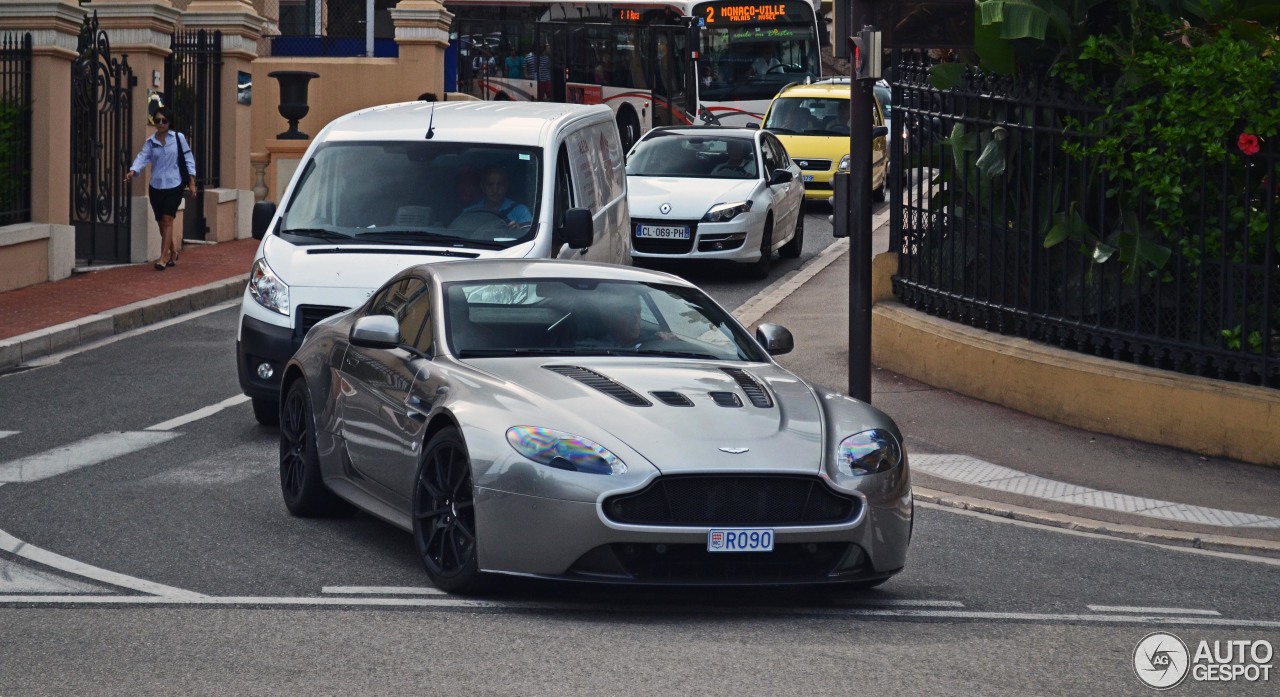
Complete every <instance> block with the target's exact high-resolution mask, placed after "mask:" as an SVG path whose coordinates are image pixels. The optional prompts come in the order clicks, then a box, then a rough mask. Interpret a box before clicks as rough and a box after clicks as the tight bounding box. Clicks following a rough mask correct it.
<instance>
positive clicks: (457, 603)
mask: <svg viewBox="0 0 1280 697" xmlns="http://www.w3.org/2000/svg"><path fill="white" fill-rule="evenodd" d="M33 604H35V605H135V606H136V605H151V606H174V605H186V606H196V605H203V606H261V607H288V606H293V607H388V608H404V607H428V608H473V609H475V608H487V609H493V610H555V611H570V612H617V613H622V614H644V613H653V614H673V613H679V614H689V613H691V612H693V613H699V614H732V615H744V614H759V615H774V616H777V615H782V616H785V615H804V616H822V617H851V618H857V617H891V618H904V619H938V620H1012V621H1022V622H1072V623H1080V624H1109V623H1124V624H1136V625H1143V626H1145V625H1162V626H1170V625H1172V626H1177V625H1182V626H1202V627H1238V628H1248V629H1268V630H1280V621H1277V620H1253V619H1229V618H1225V617H1169V616H1161V615H1119V614H1074V613H1055V612H982V611H976V610H924V609H909V608H902V609H891V608H871V607H866V608H861V607H853V608H803V607H759V608H743V607H741V606H735V607H714V606H713V607H697V608H690V607H688V606H661V607H653V606H645V607H638V606H634V605H627V606H616V605H604V604H571V603H550V602H529V601H510V600H502V601H498V600H470V599H464V598H411V597H405V598H367V597H366V598H342V597H327V598H324V597H322V598H279V597H255V596H226V597H218V596H211V597H199V598H177V597H148V596H136V595H130V596H113V597H103V596H96V595H94V596H65V595H17V596H0V607H2V606H6V605H33Z"/></svg>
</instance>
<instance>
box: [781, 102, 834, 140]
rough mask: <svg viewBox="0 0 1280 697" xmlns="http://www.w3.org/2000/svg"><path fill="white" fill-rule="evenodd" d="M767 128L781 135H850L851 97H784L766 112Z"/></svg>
mask: <svg viewBox="0 0 1280 697" xmlns="http://www.w3.org/2000/svg"><path fill="white" fill-rule="evenodd" d="M764 128H766V129H768V130H770V131H773V132H774V133H777V134H779V135H803V136H847V135H849V100H848V99H826V98H812V97H805V98H798V97H781V98H779V99H776V100H774V102H773V106H771V107H769V113H768V114H765V121H764Z"/></svg>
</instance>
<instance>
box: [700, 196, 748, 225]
mask: <svg viewBox="0 0 1280 697" xmlns="http://www.w3.org/2000/svg"><path fill="white" fill-rule="evenodd" d="M749 210H751V202H750V201H738V202H736V203H717V204H716V205H714V206H712V207H711V210H709V211H707V214H706V215H704V216H702V220H703V221H705V222H708V223H723V222H727V221H730V220H733V219H734V218H735V217H737V215H738V214H739V213H746V212H747V211H749Z"/></svg>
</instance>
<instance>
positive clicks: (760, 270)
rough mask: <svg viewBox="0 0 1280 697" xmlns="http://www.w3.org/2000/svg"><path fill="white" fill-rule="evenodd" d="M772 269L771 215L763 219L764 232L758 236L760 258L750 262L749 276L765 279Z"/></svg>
mask: <svg viewBox="0 0 1280 697" xmlns="http://www.w3.org/2000/svg"><path fill="white" fill-rule="evenodd" d="M771 269H773V216H772V215H770V216H769V217H768V218H766V219H765V221H764V234H763V235H762V236H761V237H760V258H759V259H758V260H756V261H755V262H753V263H752V264H751V277H752V278H756V279H761V280H763V279H766V278H768V277H769V271H770V270H771Z"/></svg>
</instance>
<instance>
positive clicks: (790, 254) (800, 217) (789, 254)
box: [778, 206, 804, 259]
mask: <svg viewBox="0 0 1280 697" xmlns="http://www.w3.org/2000/svg"><path fill="white" fill-rule="evenodd" d="M803 251H804V207H803V206H801V208H800V211H799V212H797V213H796V234H795V235H794V236H793V237H792V238H791V239H790V240H789V241H788V242H787V243H786V244H784V245H782V246H781V247H779V248H778V256H780V257H782V258H783V259H799V258H800V253H801V252H803Z"/></svg>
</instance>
